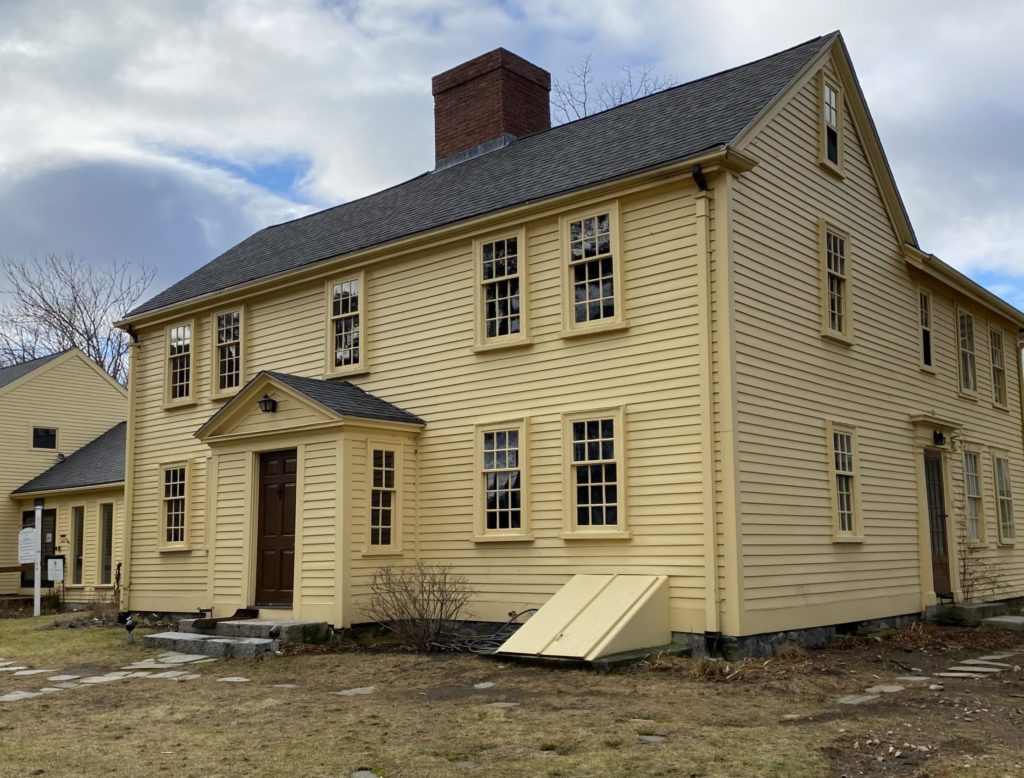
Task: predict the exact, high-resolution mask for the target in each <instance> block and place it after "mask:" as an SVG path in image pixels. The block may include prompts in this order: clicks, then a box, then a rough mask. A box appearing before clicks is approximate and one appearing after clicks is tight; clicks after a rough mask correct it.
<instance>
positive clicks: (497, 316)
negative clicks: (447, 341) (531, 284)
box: [480, 235, 523, 340]
mask: <svg viewBox="0 0 1024 778" xmlns="http://www.w3.org/2000/svg"><path fill="white" fill-rule="evenodd" d="M520 264H521V262H520V256H519V237H518V236H516V235H513V236H509V237H506V238H500V239H498V240H492V241H489V242H486V243H483V244H481V245H480V278H481V285H482V287H483V288H482V295H483V326H484V333H483V334H484V338H485V339H488V340H489V339H491V338H501V337H505V336H508V335H518V334H520V332H521V331H522V325H523V322H522V314H521V299H520V283H521V278H520V272H519V270H520Z"/></svg>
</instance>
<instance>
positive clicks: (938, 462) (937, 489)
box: [924, 451, 952, 594]
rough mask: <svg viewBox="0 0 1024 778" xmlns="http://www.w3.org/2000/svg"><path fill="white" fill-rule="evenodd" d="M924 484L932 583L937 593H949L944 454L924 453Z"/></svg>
mask: <svg viewBox="0 0 1024 778" xmlns="http://www.w3.org/2000/svg"><path fill="white" fill-rule="evenodd" d="M924 485H925V491H926V492H927V494H928V536H929V537H930V538H931V549H932V585H933V586H934V587H935V593H936V594H949V593H950V591H951V590H952V587H951V586H950V583H949V544H948V543H947V542H946V495H945V489H944V488H943V486H942V455H941V454H939V453H938V452H936V451H926V452H925V454H924Z"/></svg>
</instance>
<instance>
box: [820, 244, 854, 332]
mask: <svg viewBox="0 0 1024 778" xmlns="http://www.w3.org/2000/svg"><path fill="white" fill-rule="evenodd" d="M847 265H848V263H847V258H846V238H845V237H844V236H842V235H840V234H839V233H838V232H834V231H833V230H831V229H828V228H826V229H825V286H826V289H825V293H826V296H827V297H826V301H825V302H826V317H827V324H828V329H829V331H830V332H834V333H838V334H840V335H846V334H847V333H848V331H849V326H850V322H849V316H850V313H849V308H850V301H849V275H848V272H849V268H848V267H847Z"/></svg>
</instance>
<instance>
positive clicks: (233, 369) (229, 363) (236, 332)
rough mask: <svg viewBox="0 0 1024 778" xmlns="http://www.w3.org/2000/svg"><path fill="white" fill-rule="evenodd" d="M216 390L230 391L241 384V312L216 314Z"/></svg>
mask: <svg viewBox="0 0 1024 778" xmlns="http://www.w3.org/2000/svg"><path fill="white" fill-rule="evenodd" d="M215 321H216V328H215V329H216V343H217V351H216V354H215V360H216V362H215V364H216V371H217V378H216V384H215V386H216V391H217V392H230V391H231V390H233V389H237V388H238V387H239V386H241V384H242V312H241V311H226V312H224V313H218V314H217V316H216V320H215Z"/></svg>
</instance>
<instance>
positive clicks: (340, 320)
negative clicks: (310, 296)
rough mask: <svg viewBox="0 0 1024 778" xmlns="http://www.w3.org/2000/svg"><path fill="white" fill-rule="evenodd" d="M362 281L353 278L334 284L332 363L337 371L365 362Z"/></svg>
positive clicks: (331, 305)
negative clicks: (362, 344)
mask: <svg viewBox="0 0 1024 778" xmlns="http://www.w3.org/2000/svg"><path fill="white" fill-rule="evenodd" d="M359 284H360V279H359V278H349V279H347V280H345V281H339V282H337V283H334V284H331V287H330V288H331V303H330V328H331V329H330V331H331V344H332V346H331V353H332V357H331V359H332V362H331V364H332V365H333V367H334V369H335V370H340V369H343V368H351V367H357V366H359V365H360V364H361V363H362V354H361V350H360V343H359V339H360V331H361V329H362V327H361V324H362V321H361V318H362V316H361V314H362V310H361V301H360V296H359V292H360V290H359Z"/></svg>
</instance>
